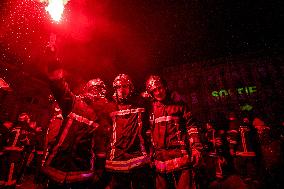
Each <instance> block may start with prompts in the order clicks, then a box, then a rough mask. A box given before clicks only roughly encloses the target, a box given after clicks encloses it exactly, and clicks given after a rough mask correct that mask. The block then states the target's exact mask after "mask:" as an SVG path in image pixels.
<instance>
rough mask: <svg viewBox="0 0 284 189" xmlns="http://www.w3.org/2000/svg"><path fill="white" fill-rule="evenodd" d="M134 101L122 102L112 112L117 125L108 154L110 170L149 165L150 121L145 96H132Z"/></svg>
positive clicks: (113, 126)
mask: <svg viewBox="0 0 284 189" xmlns="http://www.w3.org/2000/svg"><path fill="white" fill-rule="evenodd" d="M131 102H133V103H130V104H131V105H130V104H121V105H120V104H118V105H117V108H116V111H113V112H112V113H111V117H112V120H113V125H112V129H111V133H112V136H111V137H110V138H111V140H110V145H109V148H108V153H107V161H106V169H107V170H108V171H114V172H129V171H131V170H132V169H135V168H140V167H143V166H145V165H149V163H150V158H149V156H148V145H147V139H146V131H147V130H148V127H149V124H147V123H148V122H149V119H148V116H147V111H146V109H145V104H144V102H143V100H142V99H135V100H134V99H132V100H131Z"/></svg>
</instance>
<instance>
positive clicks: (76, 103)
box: [42, 53, 110, 189]
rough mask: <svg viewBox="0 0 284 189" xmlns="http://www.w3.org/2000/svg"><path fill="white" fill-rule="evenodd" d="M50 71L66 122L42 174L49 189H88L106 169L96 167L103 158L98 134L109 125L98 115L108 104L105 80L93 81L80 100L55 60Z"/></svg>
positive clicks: (53, 87) (80, 96) (51, 83)
mask: <svg viewBox="0 0 284 189" xmlns="http://www.w3.org/2000/svg"><path fill="white" fill-rule="evenodd" d="M51 55H54V54H52V53H51ZM48 71H49V79H50V87H51V90H52V92H53V95H54V97H55V99H56V101H57V102H58V105H59V107H60V109H61V110H62V115H63V118H64V120H63V123H62V125H61V127H60V131H59V133H58V136H57V137H56V141H55V143H54V144H53V146H52V147H51V149H50V150H49V155H48V157H47V159H46V162H45V165H44V166H43V168H42V172H43V173H44V174H45V175H46V176H47V177H48V179H49V183H48V188H59V187H61V188H76V189H77V188H87V187H88V185H89V184H90V183H91V182H93V180H97V179H98V178H99V175H98V173H101V171H100V170H99V169H101V168H102V167H100V168H98V167H97V166H96V165H97V164H96V162H97V161H100V158H101V156H100V155H98V154H97V152H96V150H95V146H96V145H97V144H96V143H95V140H96V134H95V132H96V129H97V128H98V127H99V126H103V124H107V123H108V121H106V120H105V117H101V116H99V115H98V114H100V113H99V111H102V110H98V109H97V108H98V107H100V108H103V107H104V106H103V104H105V103H106V101H105V100H104V97H105V92H106V88H105V85H104V83H103V82H102V80H101V79H99V78H98V79H94V80H90V81H89V82H88V83H87V84H86V86H85V88H84V90H83V91H82V93H81V94H80V95H79V96H76V95H74V94H73V93H72V92H71V91H70V89H69V87H68V85H67V83H66V82H65V80H64V78H63V70H62V69H61V68H60V66H59V64H58V61H57V60H56V59H55V58H54V56H53V58H52V57H51V59H50V60H49V67H48ZM109 123H110V122H109ZM102 162H103V160H102Z"/></svg>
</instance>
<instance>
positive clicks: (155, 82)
mask: <svg viewBox="0 0 284 189" xmlns="http://www.w3.org/2000/svg"><path fill="white" fill-rule="evenodd" d="M160 86H164V82H163V81H162V79H161V77H160V76H157V75H151V76H150V77H149V78H148V80H147V81H146V91H147V92H148V93H151V92H152V91H153V90H154V89H156V88H158V87H160Z"/></svg>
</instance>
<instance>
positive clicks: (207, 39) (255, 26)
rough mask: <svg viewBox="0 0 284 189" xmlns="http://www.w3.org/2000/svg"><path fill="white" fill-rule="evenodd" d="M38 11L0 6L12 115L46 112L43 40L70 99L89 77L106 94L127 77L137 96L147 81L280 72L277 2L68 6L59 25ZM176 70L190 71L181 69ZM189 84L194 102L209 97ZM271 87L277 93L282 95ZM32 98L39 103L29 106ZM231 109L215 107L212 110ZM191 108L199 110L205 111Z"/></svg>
mask: <svg viewBox="0 0 284 189" xmlns="http://www.w3.org/2000/svg"><path fill="white" fill-rule="evenodd" d="M45 6H46V4H44V3H39V2H38V0H25V1H23V0H1V3H0V16H1V20H0V29H1V30H0V53H1V67H0V74H1V77H2V78H4V79H5V80H7V82H8V83H9V84H10V85H11V86H12V87H13V89H14V95H15V96H16V97H15V98H16V99H18V101H20V102H23V101H25V102H26V104H25V105H20V106H19V108H18V109H19V111H20V110H21V109H22V108H23V107H26V106H28V105H29V104H35V105H34V106H35V107H38V108H35V109H38V111H39V109H43V108H44V107H46V103H47V100H46V99H47V96H48V95H47V94H48V89H47V88H48V86H47V85H45V75H44V73H43V70H44V67H45V65H44V59H45V58H44V53H43V52H44V49H45V47H46V45H47V44H48V41H49V38H50V34H51V33H55V34H56V36H57V40H56V46H57V49H58V56H59V57H60V58H61V60H62V63H63V66H64V68H65V70H66V72H67V73H66V74H67V78H68V81H69V83H70V85H71V88H72V89H73V90H74V91H76V92H78V90H79V88H80V87H81V86H82V84H83V83H84V82H86V81H87V80H89V79H92V78H95V77H101V78H102V79H104V80H105V81H106V83H107V84H108V86H109V87H111V85H112V81H113V79H114V77H115V76H116V75H117V74H119V73H127V74H129V75H130V76H131V77H132V78H133V80H134V83H135V86H137V89H138V90H139V91H143V90H144V81H145V79H146V77H147V76H148V75H150V74H152V73H159V74H163V75H164V76H165V77H167V76H169V78H170V79H169V78H168V80H171V81H172V82H175V81H177V82H178V81H180V80H186V81H188V80H192V78H194V77H193V76H190V75H191V73H195V74H198V73H199V75H200V74H203V75H202V76H198V78H206V77H207V75H206V74H208V73H209V74H215V75H216V78H218V77H219V76H220V78H223V76H224V73H228V72H229V75H230V74H231V75H232V73H233V71H232V70H233V69H238V70H240V69H242V68H243V69H244V70H249V72H253V70H256V69H253V68H252V66H249V68H248V69H246V68H247V67H246V64H247V63H248V64H249V63H253V64H250V65H257V66H255V67H256V68H257V67H263V65H264V67H265V68H263V69H264V70H265V72H266V73H267V74H268V75H269V74H270V75H273V73H274V72H272V71H271V70H272V69H268V66H267V65H266V62H269V63H271V64H272V65H273V66H274V70H279V69H280V68H282V67H281V65H283V59H278V58H277V57H279V55H282V54H283V47H284V46H283V39H284V38H283V34H284V31H283V19H284V6H283V1H281V0H271V1H264V0H258V1H247V0H238V1H233V0H231V1H230V0H219V1H214V0H70V1H69V2H68V3H67V5H66V6H65V11H64V14H63V17H62V20H61V21H60V22H59V23H55V22H53V21H52V19H51V18H50V16H49V15H48V13H47V12H46V11H45V10H44V8H45ZM242 57H246V58H245V59H244V58H242ZM262 57H265V58H263V60H262ZM275 59H277V61H274V60H275ZM227 60H229V61H227ZM258 62H260V63H261V64H260V66H258ZM228 63H229V64H230V66H228V65H227V64H228ZM183 65H194V66H192V67H190V66H188V67H186V69H185V67H184V66H183ZM233 65H235V66H233ZM212 66H213V67H212ZM214 66H215V67H214ZM222 67H224V68H227V67H229V68H232V69H225V70H224V69H223V68H222ZM173 68H176V69H173ZM172 70H175V72H174V73H173V71H172ZM206 70H208V71H207V72H206ZM214 70H217V71H214ZM197 72H198V73H197ZM235 72H237V73H239V72H238V71H236V70H235ZM225 75H226V74H225ZM240 75H241V74H240ZM247 75H255V77H254V78H253V79H249V78H248V79H246V80H247V81H249V82H250V83H252V84H255V82H256V81H257V82H258V83H257V85H258V88H261V86H262V84H263V82H260V81H262V80H259V78H258V76H257V74H255V73H254V74H247ZM217 76H218V77H217ZM31 77H32V79H31ZM214 77H215V76H214ZM245 77H246V76H245ZM279 77H280V78H279ZM281 77H282V75H281V73H278V75H277V77H273V80H271V81H270V83H269V84H265V83H264V84H265V87H266V88H269V87H270V88H271V89H273V90H274V88H275V87H274V85H273V84H274V83H276V81H277V79H278V78H279V80H281V79H282V78H281ZM19 78H22V79H20V81H19ZM26 78H29V79H26ZM266 78H271V77H266ZM219 80H220V79H219ZM42 81H43V82H42ZM171 81H170V82H171ZM214 81H215V80H214ZM253 81H254V82H253ZM188 83H190V82H188ZM193 83H194V82H193ZM196 83H197V84H196V85H198V86H200V90H199V89H198V90H199V92H197V94H207V93H205V92H210V91H205V88H206V87H204V86H206V83H208V82H205V81H204V80H202V79H199V80H198V79H197V82H196ZM216 83H220V85H217V84H216V89H215V88H212V90H218V89H220V88H221V87H227V88H228V87H231V86H232V85H233V84H232V83H230V86H229V85H228V86H223V84H222V82H216ZM280 83H281V82H280ZM243 84H244V85H245V84H247V83H245V82H243ZM277 86H278V85H277ZM184 87H185V88H184V89H182V87H180V88H178V90H179V91H181V92H183V91H188V92H186V95H191V93H192V92H190V91H189V90H191V89H190V86H189V85H184ZM232 87H235V86H232ZM279 87H280V89H279V90H280V91H282V89H283V87H281V85H279V86H278V88H279ZM191 88H192V87H191ZM196 88H198V87H196ZM201 88H202V90H201ZM174 89H175V88H174ZM210 90H211V89H210ZM267 90H268V89H267ZM39 91H41V92H39ZM270 91H271V90H270ZM38 93H39V94H42V95H38ZM35 94H36V95H35ZM208 94H209V95H210V93H208ZM274 94H275V93H274ZM277 94H278V95H279V94H282V93H281V92H278V93H277ZM34 96H38V98H39V99H41V98H43V99H45V100H42V101H41V100H35V99H34ZM42 96H44V97H42ZM267 98H268V97H265V98H263V99H264V100H262V101H261V102H264V101H265V100H266V99H267ZM187 99H190V98H189V97H187ZM204 99H205V97H202V98H201V101H204ZM276 99H278V96H277V98H276ZM275 101H276V100H275ZM189 102H190V100H189ZM231 104H232V103H225V104H224V103H223V104H222V103H221V104H219V105H218V102H217V104H214V103H213V105H212V106H214V107H217V106H222V107H226V106H231ZM236 104H238V103H236ZM199 107H200V108H201V109H203V110H207V109H206V108H207V107H206V103H204V104H203V105H202V106H199ZM218 110H219V109H218ZM222 110H225V109H224V108H223V109H222ZM216 111H217V109H216ZM200 112H202V110H200ZM209 117H210V116H209Z"/></svg>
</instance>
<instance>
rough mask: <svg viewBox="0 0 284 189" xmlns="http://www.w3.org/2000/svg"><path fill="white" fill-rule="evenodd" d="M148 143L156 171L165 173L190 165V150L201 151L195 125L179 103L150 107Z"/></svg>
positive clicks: (166, 103)
mask: <svg viewBox="0 0 284 189" xmlns="http://www.w3.org/2000/svg"><path fill="white" fill-rule="evenodd" d="M151 115H152V116H151V117H152V128H151V131H152V142H153V146H154V155H153V159H154V164H155V167H156V171H158V172H161V173H167V172H171V171H176V170H179V169H182V168H185V167H188V166H189V165H190V153H191V149H193V148H195V149H197V150H200V149H201V146H202V145H201V142H200V136H199V131H198V128H197V126H196V123H195V121H194V119H193V117H192V115H191V113H190V112H189V111H188V110H187V107H186V105H185V104H184V103H183V102H176V101H174V100H172V99H170V100H168V101H166V102H164V103H161V102H153V104H152V111H151Z"/></svg>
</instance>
